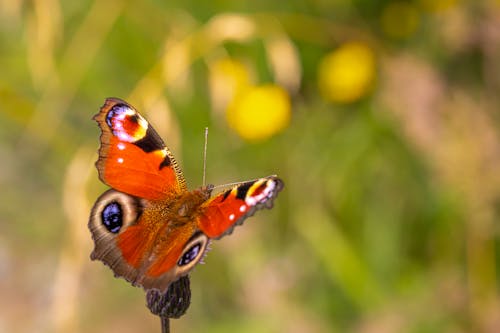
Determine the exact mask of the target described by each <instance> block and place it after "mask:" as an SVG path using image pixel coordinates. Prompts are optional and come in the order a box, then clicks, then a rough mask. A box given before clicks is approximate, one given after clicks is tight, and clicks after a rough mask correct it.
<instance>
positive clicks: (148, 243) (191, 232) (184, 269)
mask: <svg viewBox="0 0 500 333" xmlns="http://www.w3.org/2000/svg"><path fill="white" fill-rule="evenodd" d="M157 204H158V203H156V204H155V203H151V202H148V201H146V200H144V199H141V198H138V197H135V196H131V195H128V194H125V193H122V192H118V191H115V190H112V189H111V190H108V191H106V192H105V193H103V194H102V195H101V196H100V197H99V198H98V199H97V201H96V203H95V204H94V207H93V208H92V212H91V214H90V220H89V229H90V231H91V233H92V238H93V240H94V245H95V246H94V250H93V251H92V254H91V256H90V257H91V259H92V260H101V261H102V262H103V263H104V264H106V265H107V266H109V267H110V268H111V269H112V270H113V272H114V273H115V276H117V277H123V278H124V279H125V280H127V281H129V282H131V283H132V284H133V285H136V286H141V287H143V288H144V289H159V290H161V291H165V290H166V289H167V288H168V286H169V285H170V283H172V282H173V281H175V280H177V279H178V278H179V277H181V276H182V275H185V274H187V273H188V272H189V271H190V270H191V269H192V268H193V267H194V266H195V265H196V263H198V262H199V261H200V259H201V258H202V257H203V254H204V252H205V250H206V247H207V245H208V241H209V240H208V237H207V236H206V235H204V234H203V233H201V232H199V231H197V230H196V229H197V228H196V225H195V224H194V223H193V224H185V225H184V226H182V227H177V228H170V223H172V221H173V220H172V218H168V217H167V218H165V216H164V215H163V214H162V213H161V209H160V207H159V206H155V205H157ZM159 212H160V213H159ZM174 224H175V223H174Z"/></svg>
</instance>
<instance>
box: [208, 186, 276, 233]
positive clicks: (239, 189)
mask: <svg viewBox="0 0 500 333" xmlns="http://www.w3.org/2000/svg"><path fill="white" fill-rule="evenodd" d="M282 188H283V181H282V180H281V179H279V178H278V177H275V176H270V177H266V178H261V179H257V180H254V181H250V182H246V183H243V184H240V185H237V186H235V187H233V188H232V189H230V190H227V191H226V192H222V193H220V194H218V195H216V196H215V197H213V198H210V199H209V200H208V201H207V202H205V203H204V204H203V211H204V213H203V214H202V215H201V217H200V218H199V220H198V227H199V228H200V230H201V231H203V233H204V234H205V235H207V236H208V237H209V238H220V237H222V236H224V235H227V234H230V233H231V232H232V230H233V228H234V227H235V226H236V225H239V224H242V223H243V221H244V220H245V219H246V218H247V217H249V216H252V215H253V214H254V213H255V211H257V210H258V209H262V208H271V207H272V206H273V200H274V198H275V197H276V196H277V195H278V192H279V191H281V189H282Z"/></svg>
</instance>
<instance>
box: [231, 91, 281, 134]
mask: <svg viewBox="0 0 500 333" xmlns="http://www.w3.org/2000/svg"><path fill="white" fill-rule="evenodd" d="M290 118H291V104H290V97H289V96H288V93H287V92H286V91H285V90H284V89H283V88H281V87H279V86H276V85H272V84H267V85H261V86H252V87H248V88H247V89H246V90H245V91H244V92H242V93H240V94H238V95H236V96H235V98H234V100H233V101H232V102H231V103H230V104H229V106H228V108H227V120H228V123H229V125H230V126H231V127H232V128H233V129H234V130H235V131H236V132H237V133H238V134H239V135H240V136H241V137H242V138H243V139H246V140H249V141H261V140H265V139H268V138H269V137H271V136H273V135H275V134H276V133H278V132H280V131H282V130H283V129H284V128H286V127H287V126H288V124H289V122H290Z"/></svg>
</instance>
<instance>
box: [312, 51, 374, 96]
mask: <svg viewBox="0 0 500 333" xmlns="http://www.w3.org/2000/svg"><path fill="white" fill-rule="evenodd" d="M375 72H376V65H375V55H374V52H373V51H372V49H371V48H370V47H368V45H366V44H363V43H359V42H350V43H346V44H343V45H341V46H340V47H339V48H338V49H336V50H335V51H332V52H330V53H329V54H327V55H326V56H325V57H324V58H323V59H322V60H321V62H320V64H319V73H318V85H319V89H320V92H321V93H322V95H323V96H324V97H325V98H326V99H327V100H329V101H332V102H337V103H351V102H354V101H356V100H358V99H360V98H361V97H363V96H365V95H366V94H367V93H368V92H369V91H370V90H371V88H372V86H373V83H374V80H375Z"/></svg>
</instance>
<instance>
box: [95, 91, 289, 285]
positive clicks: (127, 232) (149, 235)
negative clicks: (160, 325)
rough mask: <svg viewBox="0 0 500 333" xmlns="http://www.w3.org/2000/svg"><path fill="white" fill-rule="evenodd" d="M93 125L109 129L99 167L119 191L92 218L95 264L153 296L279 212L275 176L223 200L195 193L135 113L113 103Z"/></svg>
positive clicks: (102, 200) (204, 190) (206, 189)
mask: <svg viewBox="0 0 500 333" xmlns="http://www.w3.org/2000/svg"><path fill="white" fill-rule="evenodd" d="M93 119H94V120H96V121H97V123H98V125H99V127H100V129H101V137H100V141H101V145H100V148H99V158H98V160H97V162H96V167H97V170H98V173H99V178H100V180H101V181H102V182H103V183H105V184H107V185H108V186H110V187H111V189H109V190H107V191H106V192H104V193H103V194H102V195H101V196H100V197H99V198H98V199H97V201H96V202H95V204H94V206H93V208H92V210H91V214H90V219H89V224H88V226H89V229H90V231H91V233H92V239H93V241H94V250H93V252H92V254H91V259H92V260H100V261H102V262H103V263H104V264H105V265H107V266H109V267H110V268H111V269H112V270H113V272H114V274H115V276H118V277H123V278H124V279H125V280H127V281H129V282H130V283H132V284H133V285H135V286H141V287H143V288H144V289H145V290H149V289H158V290H160V291H165V290H166V289H167V288H168V286H169V285H170V283H172V282H174V281H175V280H177V279H178V278H180V277H181V276H184V275H186V274H188V273H189V272H190V271H191V270H192V269H193V267H194V266H195V265H196V264H197V263H198V262H200V260H201V259H202V258H203V257H204V254H205V252H206V250H207V246H208V244H209V242H210V240H212V239H218V238H221V237H222V236H224V235H227V234H230V233H231V232H232V230H233V228H234V227H235V226H236V225H239V224H241V223H243V221H244V220H245V219H246V218H247V217H249V216H251V215H253V214H254V213H255V211H256V210H259V209H261V208H272V205H273V200H274V199H275V197H276V196H277V194H278V192H279V191H281V189H282V188H283V181H282V180H281V179H280V178H278V177H276V176H269V177H264V178H260V179H257V180H252V181H248V182H242V183H239V184H238V185H236V186H233V187H232V188H230V189H227V190H226V191H223V192H221V193H219V194H216V195H215V196H211V194H212V190H213V189H214V186H213V185H208V186H202V187H200V188H198V189H195V190H193V191H189V190H188V189H187V187H186V182H185V180H184V177H183V175H182V172H181V169H180V167H179V165H178V164H177V162H176V161H175V158H174V156H173V155H172V153H171V152H170V150H169V149H168V148H167V147H166V146H165V144H164V143H163V140H162V139H161V138H160V136H159V135H158V134H157V133H156V131H155V130H154V129H153V127H151V126H150V125H149V123H148V122H147V121H146V120H145V119H144V118H143V117H142V116H141V115H140V114H139V113H138V112H137V111H136V110H135V109H134V108H133V107H132V106H131V105H129V104H128V103H126V102H125V101H123V100H120V99H118V98H108V99H106V101H105V103H104V105H103V106H102V107H101V109H100V112H99V113H98V114H96V115H95V116H94V118H93Z"/></svg>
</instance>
